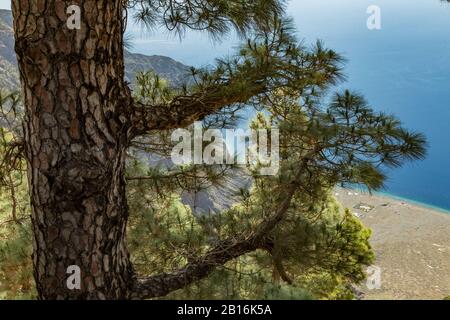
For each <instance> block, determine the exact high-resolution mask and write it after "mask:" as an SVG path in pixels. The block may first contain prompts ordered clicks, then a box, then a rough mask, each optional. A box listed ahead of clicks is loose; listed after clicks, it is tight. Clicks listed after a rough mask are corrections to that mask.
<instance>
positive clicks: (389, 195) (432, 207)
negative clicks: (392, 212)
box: [373, 191, 450, 214]
mask: <svg viewBox="0 0 450 320" xmlns="http://www.w3.org/2000/svg"><path fill="white" fill-rule="evenodd" d="M373 194H374V195H375V196H379V197H385V198H390V199H394V200H398V201H404V202H409V203H410V204H412V205H415V206H418V207H423V208H427V209H430V210H434V211H439V212H441V213H445V214H450V209H446V208H442V207H439V206H436V205H433V204H429V203H426V202H421V201H417V200H414V199H411V198H406V197H402V196H398V195H395V194H392V193H389V192H382V191H376V192H373Z"/></svg>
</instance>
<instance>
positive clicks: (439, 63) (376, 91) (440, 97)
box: [130, 0, 450, 210]
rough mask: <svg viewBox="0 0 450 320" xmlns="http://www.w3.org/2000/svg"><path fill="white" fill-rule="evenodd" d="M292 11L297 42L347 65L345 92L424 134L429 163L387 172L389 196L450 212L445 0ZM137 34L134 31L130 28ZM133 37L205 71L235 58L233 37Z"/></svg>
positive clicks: (314, 5) (300, 2)
mask: <svg viewBox="0 0 450 320" xmlns="http://www.w3.org/2000/svg"><path fill="white" fill-rule="evenodd" d="M370 5H378V6H379V7H380V8H381V18H382V29H381V30H373V31H370V30H368V28H367V26H366V21H367V18H368V17H369V15H368V14H367V12H366V10H367V8H368V7H369V6H370ZM289 13H290V15H291V16H292V17H294V19H295V23H296V26H297V29H298V36H299V39H305V41H306V43H312V42H314V41H315V40H316V39H321V40H323V41H324V42H325V44H326V45H327V46H328V47H330V48H333V49H335V50H336V51H338V52H340V53H342V54H343V55H344V56H345V57H346V58H347V59H348V63H347V67H346V74H347V76H348V81H347V83H346V84H345V87H347V88H350V89H354V90H357V91H358V92H361V93H363V94H364V95H365V96H366V97H367V99H368V100H369V102H370V103H371V105H372V106H373V108H375V109H377V110H383V111H386V112H389V113H393V114H396V115H397V116H398V117H399V118H401V119H402V121H403V122H404V123H405V125H406V126H407V127H408V128H410V129H412V130H417V131H421V132H423V133H425V134H426V136H427V137H428V140H429V144H430V147H429V153H428V157H427V159H426V160H425V161H423V162H415V163H413V164H409V165H406V166H405V167H404V168H402V169H396V170H395V171H393V172H390V173H389V181H388V183H387V190H386V191H387V192H388V193H390V194H392V195H395V196H397V197H403V198H408V199H412V200H415V201H418V202H422V203H425V204H428V205H432V206H436V207H440V208H443V209H448V210H450V143H449V141H448V140H449V138H450V122H449V118H450V5H449V4H446V3H442V2H440V1H439V0H414V1H407V0H378V1H376V0H371V1H366V0H314V1H311V0H309V1H306V0H293V1H291V4H290V5H289ZM130 30H131V29H130ZM131 32H132V33H133V34H134V48H133V50H134V51H138V52H141V53H145V54H161V55H167V56H170V57H172V58H174V59H177V60H179V61H181V62H183V63H185V64H188V65H194V66H204V65H208V64H211V63H213V62H214V58H216V57H221V56H224V55H227V54H232V53H233V48H234V47H235V46H236V44H237V42H236V40H235V39H234V38H233V37H230V38H231V39H228V40H225V41H223V42H222V43H212V42H211V41H210V40H209V39H208V37H207V36H204V35H199V34H188V35H187V37H186V38H185V40H183V42H181V43H180V41H179V40H178V39H177V38H176V37H175V38H174V37H170V36H167V35H161V34H160V33H158V32H154V33H153V34H152V35H151V36H147V37H143V36H142V32H140V31H133V30H132V31H131Z"/></svg>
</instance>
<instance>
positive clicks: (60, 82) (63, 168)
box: [13, 0, 132, 299]
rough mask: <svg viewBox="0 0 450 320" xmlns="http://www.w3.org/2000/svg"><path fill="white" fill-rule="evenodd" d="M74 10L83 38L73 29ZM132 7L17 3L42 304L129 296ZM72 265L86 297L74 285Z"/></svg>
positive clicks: (50, 0) (117, 1) (92, 2)
mask: <svg viewBox="0 0 450 320" xmlns="http://www.w3.org/2000/svg"><path fill="white" fill-rule="evenodd" d="M73 4H75V5H79V6H80V7H81V9H82V19H81V22H82V26H81V29H80V30H71V29H69V28H68V27H67V25H66V24H67V19H68V15H67V13H66V10H67V7H68V6H69V5H73ZM123 9H124V8H123V6H122V1H121V0H86V1H61V0H36V1H29V0H14V1H13V16H14V31H15V38H16V53H17V58H18V63H19V68H20V74H21V81H22V86H23V96H24V100H25V106H26V120H25V125H24V132H25V144H26V157H27V160H28V163H29V168H28V176H29V186H30V196H31V204H32V222H33V228H34V253H33V262H34V273H35V279H36V283H37V290H38V294H39V297H40V298H42V299H56V298H73V299H86V298H91V299H96V298H98V299H103V298H109V299H112V298H125V297H126V296H127V292H128V284H129V282H130V281H131V277H132V267H131V265H130V261H129V258H128V252H127V249H126V246H125V228H126V223H127V203H126V199H125V181H124V175H123V170H124V163H125V162H124V160H125V159H124V157H125V150H126V147H127V145H126V144H127V131H128V123H127V121H126V120H125V119H124V118H121V113H122V112H121V111H122V110H123V107H124V106H127V105H129V90H128V89H127V88H126V86H125V83H124V59H123V30H124V19H123ZM71 265H77V266H79V267H80V268H81V274H82V288H81V290H68V288H67V287H66V279H67V274H66V270H67V268H68V267H69V266H71Z"/></svg>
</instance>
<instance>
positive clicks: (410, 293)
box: [334, 188, 450, 300]
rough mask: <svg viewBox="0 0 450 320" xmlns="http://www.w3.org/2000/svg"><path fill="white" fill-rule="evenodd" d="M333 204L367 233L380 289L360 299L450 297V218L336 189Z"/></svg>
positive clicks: (395, 200) (376, 195)
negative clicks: (343, 209)
mask: <svg viewBox="0 0 450 320" xmlns="http://www.w3.org/2000/svg"><path fill="white" fill-rule="evenodd" d="M334 192H335V194H334V196H335V198H336V199H337V200H338V201H339V203H341V205H342V206H343V207H344V208H348V209H350V210H351V212H352V213H353V214H354V215H355V216H357V217H358V218H359V219H360V220H361V222H362V223H363V224H364V225H365V226H366V227H368V228H370V229H371V230H372V237H371V240H370V243H371V245H372V247H373V250H374V251H375V255H376V261H375V263H374V265H375V266H377V267H380V269H381V270H382V284H381V288H380V289H377V290H370V289H368V288H367V286H366V285H364V284H362V285H361V286H360V290H361V291H362V292H363V295H364V299H368V300H378V299H388V300H411V299H420V300H424V299H425V300H431V299H437V300H442V299H443V298H444V297H446V296H449V295H450V214H449V213H448V212H445V211H442V210H437V209H435V208H430V207H428V206H423V205H422V204H417V203H415V202H412V201H408V200H407V199H403V198H399V197H395V196H391V195H388V194H385V193H373V194H372V195H370V194H368V192H364V191H357V190H355V189H345V188H336V189H335V191H334Z"/></svg>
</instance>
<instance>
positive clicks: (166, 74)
mask: <svg viewBox="0 0 450 320" xmlns="http://www.w3.org/2000/svg"><path fill="white" fill-rule="evenodd" d="M142 71H154V72H156V73H157V74H159V75H160V76H161V77H163V78H165V79H167V80H169V81H170V83H171V84H172V85H174V86H178V85H180V84H182V83H184V82H186V80H187V77H188V75H189V73H190V68H189V67H188V66H185V65H184V64H182V63H180V62H177V61H175V60H173V59H171V58H169V57H164V56H146V55H143V54H136V53H131V52H129V51H125V78H126V80H127V81H129V82H130V83H133V82H134V80H135V79H136V74H137V73H138V72H142ZM19 88H20V81H19V71H18V69H17V61H16V53H15V51H14V32H13V19H12V13H11V11H9V10H0V89H1V90H5V91H13V90H19Z"/></svg>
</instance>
